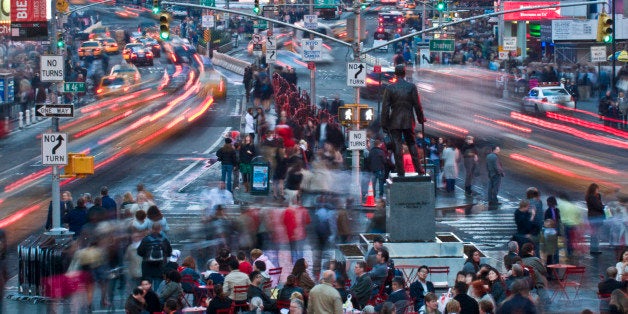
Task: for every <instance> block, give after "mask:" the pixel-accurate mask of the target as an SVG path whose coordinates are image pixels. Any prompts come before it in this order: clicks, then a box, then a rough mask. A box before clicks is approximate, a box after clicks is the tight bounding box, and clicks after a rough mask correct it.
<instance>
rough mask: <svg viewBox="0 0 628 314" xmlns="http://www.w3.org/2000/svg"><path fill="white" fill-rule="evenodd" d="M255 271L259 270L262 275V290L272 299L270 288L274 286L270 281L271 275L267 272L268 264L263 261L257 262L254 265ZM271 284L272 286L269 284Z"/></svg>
mask: <svg viewBox="0 0 628 314" xmlns="http://www.w3.org/2000/svg"><path fill="white" fill-rule="evenodd" d="M253 270H254V271H255V270H257V271H258V272H259V273H260V275H262V282H261V283H260V286H259V287H260V289H262V290H264V293H266V295H268V296H269V297H270V295H271V291H270V288H271V286H272V280H271V279H270V275H268V273H267V272H266V263H264V262H263V261H255V263H253ZM268 282H270V284H268Z"/></svg>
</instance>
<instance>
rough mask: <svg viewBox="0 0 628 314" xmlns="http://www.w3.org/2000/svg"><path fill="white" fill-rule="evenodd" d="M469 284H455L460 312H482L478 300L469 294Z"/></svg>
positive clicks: (476, 313) (475, 313)
mask: <svg viewBox="0 0 628 314" xmlns="http://www.w3.org/2000/svg"><path fill="white" fill-rule="evenodd" d="M468 289H469V286H467V284H466V283H464V282H456V285H455V286H454V293H455V294H456V296H454V300H456V301H458V303H460V314H480V306H479V305H478V301H476V300H475V299H474V298H472V297H470V296H469V295H468V294H467V290H468Z"/></svg>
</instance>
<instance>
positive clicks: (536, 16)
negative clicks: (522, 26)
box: [503, 1, 561, 21]
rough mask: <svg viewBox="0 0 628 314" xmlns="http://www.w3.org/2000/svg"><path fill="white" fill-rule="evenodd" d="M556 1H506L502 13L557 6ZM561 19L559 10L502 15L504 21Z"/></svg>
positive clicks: (549, 9) (539, 10) (551, 9)
mask: <svg viewBox="0 0 628 314" xmlns="http://www.w3.org/2000/svg"><path fill="white" fill-rule="evenodd" d="M559 3H560V2H558V1H534V2H532V1H525V2H521V1H506V2H503V4H504V11H508V10H516V9H524V8H532V7H540V6H547V5H554V4H559ZM559 18H561V15H560V8H548V9H535V10H527V11H519V12H512V13H506V14H504V21H540V20H548V19H549V20H553V19H559Z"/></svg>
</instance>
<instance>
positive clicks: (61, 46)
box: [57, 32, 65, 48]
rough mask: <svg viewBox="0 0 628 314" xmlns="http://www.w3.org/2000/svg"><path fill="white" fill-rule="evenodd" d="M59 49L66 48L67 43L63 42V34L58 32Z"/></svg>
mask: <svg viewBox="0 0 628 314" xmlns="http://www.w3.org/2000/svg"><path fill="white" fill-rule="evenodd" d="M57 47H58V48H63V47H65V42H64V41H63V33H62V32H58V33H57Z"/></svg>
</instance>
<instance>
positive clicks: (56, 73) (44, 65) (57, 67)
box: [39, 56, 64, 82]
mask: <svg viewBox="0 0 628 314" xmlns="http://www.w3.org/2000/svg"><path fill="white" fill-rule="evenodd" d="M40 64H41V66H40V68H41V69H40V70H39V77H40V78H41V81H42V82H63V77H64V74H63V70H64V66H63V56H41V58H40Z"/></svg>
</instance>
